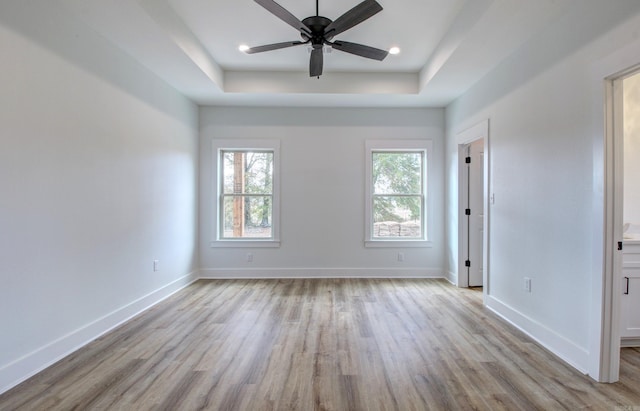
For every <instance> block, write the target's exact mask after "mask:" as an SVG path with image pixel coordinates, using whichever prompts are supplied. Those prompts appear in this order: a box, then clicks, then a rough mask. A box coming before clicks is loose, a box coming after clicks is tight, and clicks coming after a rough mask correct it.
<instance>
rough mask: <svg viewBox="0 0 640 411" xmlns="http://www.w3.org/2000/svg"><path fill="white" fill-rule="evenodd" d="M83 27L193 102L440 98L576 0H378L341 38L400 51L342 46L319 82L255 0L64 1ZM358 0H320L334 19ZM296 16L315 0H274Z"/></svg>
mask: <svg viewBox="0 0 640 411" xmlns="http://www.w3.org/2000/svg"><path fill="white" fill-rule="evenodd" d="M59 1H60V2H62V3H63V4H64V5H65V6H66V7H68V8H69V10H70V12H71V13H73V14H75V15H76V16H77V17H79V18H80V19H81V20H82V21H84V22H85V23H86V24H87V25H88V26H90V27H91V28H93V29H94V30H96V31H97V32H99V33H100V34H101V35H103V36H104V37H106V38H107V39H108V40H110V41H111V42H112V43H114V44H115V45H116V46H117V47H119V48H121V49H122V50H124V51H125V52H126V53H128V54H130V55H131V56H132V57H134V58H135V59H136V60H138V61H139V62H140V63H141V64H143V65H144V66H146V67H147V68H149V69H150V70H151V71H153V72H154V73H156V74H157V75H158V76H160V77H161V78H163V79H164V80H165V81H167V82H168V83H169V84H171V85H172V86H173V87H175V88H176V89H177V90H178V91H180V92H181V93H183V94H184V95H186V96H187V97H189V98H191V99H192V100H193V101H195V102H197V103H199V104H214V105H249V106H261V105H271V106H273V105H280V106H310V107H313V106H339V107H348V106H358V107H443V106H446V105H447V104H448V103H449V102H451V101H452V100H453V99H455V98H456V97H458V96H459V95H460V94H461V93H463V92H464V91H466V90H467V89H468V88H469V87H470V86H472V85H473V84H474V83H475V82H476V81H478V80H479V79H480V78H482V77H483V76H484V75H485V74H486V73H488V72H489V71H490V70H491V69H492V68H493V67H495V65H496V64H498V63H499V62H501V61H502V60H504V59H505V58H506V57H508V56H509V55H510V54H511V53H512V52H513V51H515V50H516V49H517V48H519V47H520V46H521V45H522V44H523V43H524V42H526V41H527V40H528V39H529V38H531V37H532V36H533V35H535V33H537V32H539V31H540V30H543V29H544V28H545V26H546V25H548V24H549V23H550V22H551V21H552V20H553V19H555V18H557V17H558V16H560V15H561V14H562V13H565V12H567V10H568V9H569V7H570V6H571V5H572V4H576V2H579V0H378V2H379V3H380V4H381V5H382V7H383V8H384V10H382V11H381V12H380V13H378V14H376V15H375V16H373V17H371V18H370V19H368V20H366V21H365V22H363V23H361V24H359V25H358V26H356V27H354V28H352V29H350V30H348V31H346V32H344V33H342V34H340V35H339V36H337V37H336V39H340V40H346V41H350V42H356V43H362V44H366V45H370V46H373V47H376V48H381V49H389V48H390V47H391V46H398V47H400V48H401V50H402V51H401V53H400V54H399V55H395V56H393V55H389V56H388V57H387V58H386V59H385V60H384V61H382V62H379V61H375V60H369V59H364V58H361V57H358V56H354V55H351V54H347V53H343V52H340V51H337V50H334V51H332V52H331V53H330V54H326V55H325V59H324V60H325V63H324V73H323V75H322V77H321V78H320V79H316V78H310V77H309V76H308V64H309V51H308V50H307V47H306V46H297V47H291V48H287V49H282V50H276V51H271V52H266V53H260V54H252V55H247V54H244V53H241V52H239V51H238V46H239V45H240V44H248V45H250V46H257V45H263V44H270V43H278V42H283V41H290V40H299V39H300V37H299V34H298V32H297V31H296V30H295V29H293V28H292V27H291V26H289V25H287V24H286V23H284V22H283V21H281V20H279V19H278V18H277V17H275V16H273V15H272V14H270V13H269V12H268V11H267V10H265V9H264V8H263V7H261V6H260V5H258V4H257V3H255V2H254V1H252V0H59ZM360 1H361V0H348V1H345V0H320V3H319V8H320V15H324V16H326V17H329V18H330V19H332V20H335V19H336V18H337V17H338V16H340V15H342V14H343V13H344V12H346V11H347V10H349V9H351V8H352V7H354V6H355V5H356V4H358V3H359V2H360ZM278 3H279V4H280V5H282V6H283V7H284V8H286V9H287V10H289V11H290V12H291V13H292V14H294V15H295V16H296V17H298V18H299V19H300V20H302V19H303V18H305V17H308V16H311V15H315V1H313V0H278Z"/></svg>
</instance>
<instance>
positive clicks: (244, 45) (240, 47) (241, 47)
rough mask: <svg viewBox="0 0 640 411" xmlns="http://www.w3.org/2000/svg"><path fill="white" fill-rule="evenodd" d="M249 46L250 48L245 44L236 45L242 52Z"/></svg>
mask: <svg viewBox="0 0 640 411" xmlns="http://www.w3.org/2000/svg"><path fill="white" fill-rule="evenodd" d="M249 48H250V47H249V46H247V45H246V44H241V45H239V46H238V50H240V51H241V52H243V53H244V52H245V51H247V50H249Z"/></svg>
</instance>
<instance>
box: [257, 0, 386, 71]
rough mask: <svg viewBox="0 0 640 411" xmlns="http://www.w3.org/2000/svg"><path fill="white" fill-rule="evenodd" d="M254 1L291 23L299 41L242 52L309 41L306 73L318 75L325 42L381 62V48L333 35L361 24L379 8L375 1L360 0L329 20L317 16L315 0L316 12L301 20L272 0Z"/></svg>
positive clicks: (272, 48) (384, 52)
mask: <svg viewBox="0 0 640 411" xmlns="http://www.w3.org/2000/svg"><path fill="white" fill-rule="evenodd" d="M255 2H256V3H258V4H259V5H261V6H262V7H264V8H265V9H267V11H269V12H270V13H271V14H273V15H275V16H276V17H278V18H279V19H280V20H282V21H284V22H285V23H287V24H289V25H290V26H292V27H293V28H294V29H296V30H298V31H299V32H300V35H301V36H302V40H303V41H287V42H284V43H274V44H267V45H264V46H257V47H251V48H249V49H247V50H246V51H245V52H246V53H248V54H253V53H262V52H264V51H271V50H277V49H282V48H286V47H293V46H299V45H301V44H311V46H312V50H311V59H310V61H309V76H310V77H318V78H320V75H321V74H322V65H323V54H322V48H323V46H324V45H325V44H327V45H329V46H331V47H332V48H334V49H336V50H340V51H344V52H346V53H351V54H355V55H357V56H361V57H366V58H368V59H374V60H379V61H382V60H384V58H385V57H387V54H389V53H388V52H387V51H385V50H380V49H377V48H375V47H370V46H365V45H363V44H358V43H350V42H348V41H341V40H335V41H331V40H332V39H333V37H335V36H337V35H338V34H340V33H342V32H344V31H346V30H349V29H350V28H352V27H353V26H355V25H357V24H360V23H362V22H363V21H365V20H366V19H368V18H369V17H371V16H373V15H375V14H376V13H378V12H380V11H382V6H381V5H380V4H378V2H377V1H375V0H364V1H363V2H362V3H360V4H358V5H357V6H355V7H354V8H352V9H351V10H349V11H347V12H346V13H344V14H343V15H342V16H340V17H338V18H337V19H336V20H334V21H332V20H331V19H328V18H326V17H322V16H320V15H319V8H318V0H316V15H315V16H311V17H307V18H305V19H303V20H302V21H300V20H298V18H297V17H295V16H294V15H293V14H291V13H290V12H289V11H287V10H286V9H285V8H284V7H282V6H281V5H279V4H278V3H276V2H275V1H273V0H255Z"/></svg>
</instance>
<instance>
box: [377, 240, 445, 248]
mask: <svg viewBox="0 0 640 411" xmlns="http://www.w3.org/2000/svg"><path fill="white" fill-rule="evenodd" d="M364 246H365V247H366V248H432V247H433V242H431V241H425V240H397V241H394V240H368V241H365V242H364Z"/></svg>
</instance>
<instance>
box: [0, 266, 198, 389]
mask: <svg viewBox="0 0 640 411" xmlns="http://www.w3.org/2000/svg"><path fill="white" fill-rule="evenodd" d="M198 278H199V272H198V271H193V272H192V273H189V274H187V275H185V276H183V277H181V278H178V279H177V280H175V281H172V282H171V283H169V284H167V285H165V286H163V287H161V288H159V289H157V290H155V291H152V292H151V293H149V294H147V295H145V296H143V297H141V298H139V299H137V300H135V301H133V302H131V303H129V304H127V305H125V306H123V307H121V308H119V309H117V310H116V311H113V312H112V313H109V314H107V315H105V316H103V317H101V318H99V319H97V320H95V321H93V322H92V323H89V324H87V325H85V326H84V327H81V328H79V329H77V330H75V331H73V332H71V333H69V334H67V335H65V336H63V337H61V338H59V339H57V340H55V341H52V342H51V343H49V344H47V345H45V346H43V347H40V348H39V349H37V350H35V351H33V352H31V353H29V354H26V355H24V356H23V357H21V358H18V359H17V360H15V361H13V362H11V363H9V364H6V365H4V366H2V367H1V368H0V394H2V393H3V392H6V391H8V390H10V389H11V388H13V387H15V386H16V385H18V384H20V383H21V382H23V381H25V380H27V379H29V378H31V377H32V376H34V375H35V374H37V373H39V372H40V371H42V370H44V369H45V368H47V367H49V366H51V365H53V364H54V363H56V362H58V361H60V360H61V359H63V358H64V357H66V356H67V355H69V354H71V353H73V352H74V351H76V350H78V349H80V348H82V347H83V346H85V345H87V344H88V343H90V342H91V341H93V340H95V339H96V338H98V337H100V336H101V335H103V334H105V333H107V332H109V331H111V330H113V329H114V328H116V327H118V326H119V325H121V324H123V323H124V322H126V321H128V320H130V319H131V318H133V317H135V316H136V315H138V314H140V313H141V312H143V311H145V310H147V309H148V308H150V307H152V306H154V305H156V304H158V303H159V302H160V301H162V300H164V299H166V298H167V297H169V296H171V295H172V294H174V293H175V292H177V291H180V290H181V289H183V288H184V287H186V286H188V285H189V284H191V283H193V282H194V281H197V280H198Z"/></svg>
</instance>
